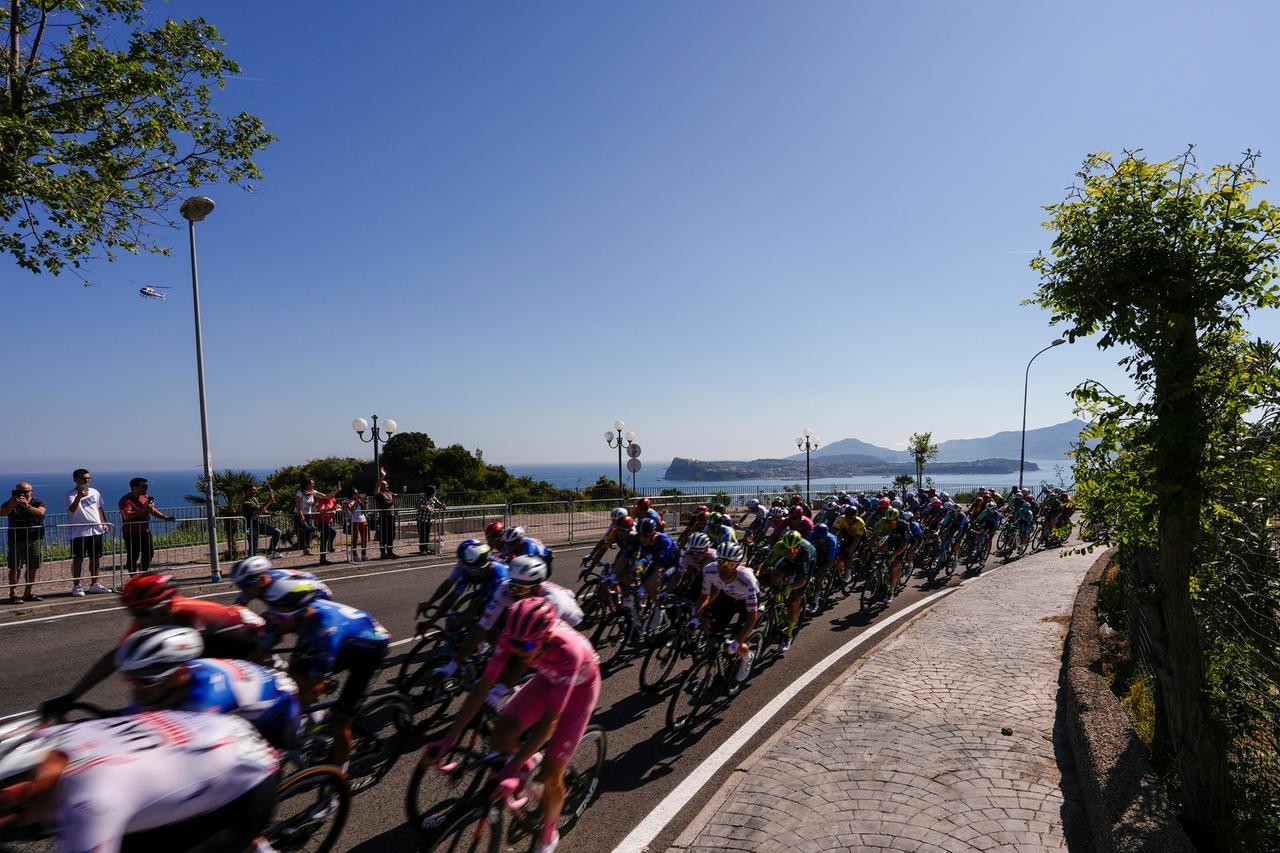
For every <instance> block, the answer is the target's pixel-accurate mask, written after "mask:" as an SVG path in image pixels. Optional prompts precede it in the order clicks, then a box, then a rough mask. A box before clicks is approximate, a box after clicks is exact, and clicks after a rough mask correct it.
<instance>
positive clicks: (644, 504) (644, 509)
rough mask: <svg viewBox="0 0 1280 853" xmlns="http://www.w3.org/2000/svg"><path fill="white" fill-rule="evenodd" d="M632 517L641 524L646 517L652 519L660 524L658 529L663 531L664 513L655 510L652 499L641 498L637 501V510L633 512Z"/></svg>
mask: <svg viewBox="0 0 1280 853" xmlns="http://www.w3.org/2000/svg"><path fill="white" fill-rule="evenodd" d="M631 517H632V518H634V519H635V520H636V523H637V524H639V523H640V522H641V521H643V520H644V519H645V518H646V517H647V518H652V519H653V520H654V521H656V522H657V523H658V528H659V529H662V527H663V524H662V513H660V512H658V511H657V510H656V509H654V508H653V500H652V499H650V498H641V499H640V500H638V501H636V508H635V509H634V510H632V511H631Z"/></svg>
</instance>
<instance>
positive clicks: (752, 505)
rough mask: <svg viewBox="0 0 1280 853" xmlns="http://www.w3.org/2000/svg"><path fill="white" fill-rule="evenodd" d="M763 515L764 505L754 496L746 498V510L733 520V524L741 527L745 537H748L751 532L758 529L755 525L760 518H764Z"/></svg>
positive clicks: (758, 522)
mask: <svg viewBox="0 0 1280 853" xmlns="http://www.w3.org/2000/svg"><path fill="white" fill-rule="evenodd" d="M764 515H765V511H764V507H762V506H760V501H758V500H756V499H755V498H747V511H746V512H744V513H743V514H742V517H741V518H739V519H738V520H737V521H736V522H734V526H735V527H740V528H742V530H744V531H745V537H750V536H751V534H752V532H753V531H755V530H756V529H758V527H757V526H758V525H759V524H760V521H761V519H763V518H764ZM745 537H744V538H745Z"/></svg>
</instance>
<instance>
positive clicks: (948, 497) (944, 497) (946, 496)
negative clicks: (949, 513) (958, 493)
mask: <svg viewBox="0 0 1280 853" xmlns="http://www.w3.org/2000/svg"><path fill="white" fill-rule="evenodd" d="M938 497H940V498H942V502H943V503H946V502H947V501H949V500H951V495H949V494H947V493H946V492H938Z"/></svg>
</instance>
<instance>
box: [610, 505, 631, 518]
mask: <svg viewBox="0 0 1280 853" xmlns="http://www.w3.org/2000/svg"><path fill="white" fill-rule="evenodd" d="M626 517H627V508H626V507H622V506H617V507H614V508H613V509H611V510H609V518H610V519H611V520H613V521H622V519H624V518H626Z"/></svg>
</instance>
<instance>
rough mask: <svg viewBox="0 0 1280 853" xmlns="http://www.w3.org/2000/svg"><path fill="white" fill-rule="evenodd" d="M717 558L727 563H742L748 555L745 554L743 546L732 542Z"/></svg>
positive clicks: (721, 550)
mask: <svg viewBox="0 0 1280 853" xmlns="http://www.w3.org/2000/svg"><path fill="white" fill-rule="evenodd" d="M716 557H717V559H720V560H724V561H725V562H726V563H741V562H742V561H743V560H744V559H745V558H746V555H745V554H744V553H743V550H742V546H741V545H739V544H738V543H737V542H730V543H729V544H728V545H725V546H724V547H723V548H722V549H720V551H719V553H718V554H717V555H716Z"/></svg>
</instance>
